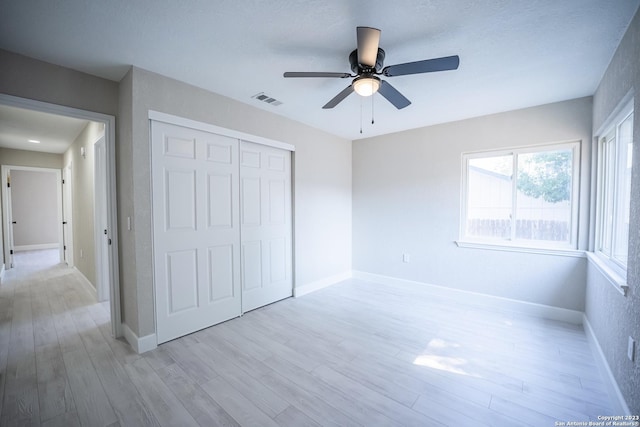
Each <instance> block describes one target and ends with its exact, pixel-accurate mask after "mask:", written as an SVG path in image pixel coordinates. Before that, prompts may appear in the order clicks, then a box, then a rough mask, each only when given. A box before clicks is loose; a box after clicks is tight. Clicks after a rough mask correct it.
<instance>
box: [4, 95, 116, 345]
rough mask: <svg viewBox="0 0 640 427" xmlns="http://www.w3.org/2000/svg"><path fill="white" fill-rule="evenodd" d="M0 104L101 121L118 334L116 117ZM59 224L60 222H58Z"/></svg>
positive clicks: (7, 101)
mask: <svg viewBox="0 0 640 427" xmlns="http://www.w3.org/2000/svg"><path fill="white" fill-rule="evenodd" d="M0 104H1V105H7V106H12V107H18V108H24V109H28V110H34V111H40V112H43V113H50V114H57V115H60V116H67V117H73V118H77V119H82V120H89V121H92V122H98V123H103V124H104V138H105V144H106V150H105V151H106V153H105V154H106V156H105V157H106V158H105V161H106V168H105V169H106V175H107V182H106V190H107V225H108V227H109V228H108V230H109V234H108V238H109V239H111V245H109V250H108V256H109V266H108V268H109V276H110V282H111V283H110V285H111V286H110V287H109V288H110V304H111V310H110V311H111V334H112V335H113V336H114V337H121V336H122V317H121V311H120V265H119V259H118V221H117V219H118V212H117V194H116V118H115V116H111V115H108V114H103V113H97V112H93V111H88V110H81V109H78V108H72V107H67V106H63V105H57V104H51V103H48V102H42V101H36V100H32V99H26V98H20V97H17V96H12V95H6V94H0ZM61 223H62V222H61Z"/></svg>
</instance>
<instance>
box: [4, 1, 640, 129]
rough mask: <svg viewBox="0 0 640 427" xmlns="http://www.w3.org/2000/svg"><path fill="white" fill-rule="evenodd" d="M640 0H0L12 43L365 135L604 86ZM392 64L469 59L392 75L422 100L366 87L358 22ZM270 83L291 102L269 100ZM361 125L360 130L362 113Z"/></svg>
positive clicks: (64, 61)
mask: <svg viewBox="0 0 640 427" xmlns="http://www.w3.org/2000/svg"><path fill="white" fill-rule="evenodd" d="M639 4H640V0H614V1H612V0H562V1H558V0H526V1H524V0H518V1H514V0H484V1H478V0H476V1H470V0H466V1H462V0H407V1H395V2H394V1H389V0H387V1H380V0H367V1H364V0H354V1H326V0H325V1H320V0H278V1H262V0H242V1H239V0H232V1H231V0H218V1H210V0H191V1H181V2H176V1H170V0H137V1H133V0H110V1H98V0H66V1H52V0H40V1H38V0H11V1H9V0H0V48H3V49H6V50H10V51H13V52H18V53H22V54H24V55H27V56H31V57H34V58H38V59H42V60H45V61H48V62H52V63H55V64H59V65H63V66H66V67H70V68H74V69H77V70H80V71H84V72H87V73H90V74H94V75H98V76H101V77H105V78H108V79H111V80H115V81H118V80H120V79H121V78H122V77H123V75H124V74H125V73H126V71H127V70H128V67H129V66H130V65H135V66H137V67H140V68H144V69H147V70H150V71H154V72H157V73H159V74H163V75H166V76H169V77H172V78H175V79H178V80H181V81H184V82H187V83H191V84H193V85H196V86H199V87H202V88H205V89H208V90H210V91H213V92H216V93H219V94H222V95H225V96H228V97H230V98H234V99H236V100H238V101H241V102H244V103H248V104H251V105H254V106H256V107H258V108H263V109H265V110H267V111H271V112H274V113H276V114H280V115H283V116H286V117H289V118H291V119H294V120H298V121H300V122H303V123H306V124H308V125H311V126H313V127H316V128H320V129H323V130H325V131H327V132H330V133H333V134H336V135H339V136H342V137H345V138H348V139H358V138H361V137H369V136H373V135H380V134H386V133H390V132H394V131H399V130H405V129H410V128H415V127H421V126H425V125H430V124H435V123H441V122H447V121H452V120H457V119H462V118H467V117H473V116H479V115H484V114H490V113H494V112H499V111H506V110H511V109H515V108H522V107H528V106H532V105H539V104H544V103H549V102H555V101H560V100H565V99H571V98H576V97H581V96H587V95H592V94H593V93H594V91H595V89H596V86H597V84H598V82H599V80H600V78H601V76H602V75H603V73H604V71H605V69H606V67H607V65H608V63H609V61H610V59H611V57H612V55H613V52H614V51H615V48H616V46H617V45H618V43H619V41H620V39H621V37H622V35H623V34H624V31H625V29H626V28H627V26H628V24H629V22H630V21H631V18H632V17H633V15H634V13H635V11H636V10H637V8H638V5H639ZM359 25H360V26H372V27H377V28H380V29H381V30H382V36H381V41H380V45H381V47H382V48H383V49H385V51H386V53H387V57H386V60H385V65H392V64H397V63H403V62H410V61H416V60H421V59H428V58H434V57H440V56H448V55H455V54H457V55H459V56H460V68H459V69H458V70H457V71H447V72H441V73H431V74H423V75H412V76H402V77H394V78H389V82H390V83H392V84H393V85H394V86H395V87H396V88H397V89H398V90H399V91H401V92H402V93H403V94H404V95H405V96H406V97H407V98H409V99H410V100H411V101H412V103H413V104H412V105H410V106H409V107H407V108H405V109H403V110H400V111H398V110H396V109H395V108H394V107H392V106H391V105H390V104H389V103H388V102H387V101H386V100H385V99H384V98H382V97H381V96H380V95H375V96H374V97H373V98H374V99H373V102H374V105H373V108H374V111H375V124H374V125H372V124H371V110H372V104H371V98H361V97H359V96H357V95H355V94H353V95H351V96H349V97H348V98H347V99H346V100H345V101H343V102H342V103H341V104H340V105H338V106H337V107H336V108H334V109H333V110H323V109H322V108H321V107H322V106H323V105H324V104H325V103H326V102H327V101H329V100H330V99H331V98H333V96H334V95H336V94H337V93H338V92H339V91H341V90H342V89H344V87H346V86H347V85H348V84H349V81H348V80H343V79H284V78H283V77H282V73H283V72H285V71H335V72H349V71H350V69H349V63H348V55H349V53H350V52H351V51H352V50H353V49H354V48H355V44H356V31H355V28H356V26H359ZM260 92H264V93H266V94H267V95H269V96H272V97H274V98H276V99H277V100H279V101H281V102H282V103H283V104H282V105H279V106H277V107H274V106H272V105H268V104H264V103H261V102H259V101H257V100H255V99H252V96H253V95H255V94H257V93H260ZM361 112H362V117H363V118H362V123H363V133H362V134H360V132H359V130H360V123H361Z"/></svg>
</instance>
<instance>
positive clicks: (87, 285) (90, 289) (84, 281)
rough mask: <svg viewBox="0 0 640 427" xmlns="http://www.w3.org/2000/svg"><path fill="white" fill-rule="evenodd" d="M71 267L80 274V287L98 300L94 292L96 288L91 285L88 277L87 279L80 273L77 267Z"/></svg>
mask: <svg viewBox="0 0 640 427" xmlns="http://www.w3.org/2000/svg"><path fill="white" fill-rule="evenodd" d="M71 268H73V269H74V270H75V271H77V272H78V274H79V275H80V281H81V282H82V285H83V286H82V287H83V288H84V289H85V290H86V291H87V292H89V293H90V294H91V296H92V297H93V299H94V300H96V301H98V294H97V293H96V288H94V287H93V283H91V282H90V281H89V279H87V276H85V275H84V274H82V271H80V270H78V268H77V267H75V266H74V267H71Z"/></svg>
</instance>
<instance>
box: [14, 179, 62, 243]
mask: <svg viewBox="0 0 640 427" xmlns="http://www.w3.org/2000/svg"><path fill="white" fill-rule="evenodd" d="M57 178H58V177H57V175H56V173H55V172H53V171H52V172H40V171H30V170H19V169H14V170H12V171H11V211H12V213H13V220H14V221H15V222H16V224H15V225H14V226H13V245H14V248H15V249H16V250H20V249H21V248H20V246H33V245H52V244H53V245H57V244H59V241H60V236H59V235H58V229H59V227H58V225H59V223H58V185H59V182H58V179H57ZM25 249H28V248H25Z"/></svg>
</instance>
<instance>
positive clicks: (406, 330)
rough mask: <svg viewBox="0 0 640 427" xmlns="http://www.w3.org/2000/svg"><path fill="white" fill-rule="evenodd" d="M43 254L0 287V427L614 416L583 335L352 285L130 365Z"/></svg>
mask: <svg viewBox="0 0 640 427" xmlns="http://www.w3.org/2000/svg"><path fill="white" fill-rule="evenodd" d="M47 254H49V256H47ZM50 255H51V252H33V253H26V254H20V255H18V257H17V265H18V267H17V268H16V269H14V270H11V271H9V272H7V273H6V275H5V280H4V281H3V283H2V285H0V373H1V374H0V424H1V425H2V426H12V425H43V426H78V425H81V426H117V425H120V426H145V425H153V426H156V425H160V426H189V425H201V426H238V425H242V426H260V427H265V426H266V427H268V426H296V427H298V426H401V425H402V426H404V425H412V426H438V425H447V426H484V425H493V426H519V425H530V426H536V427H538V426H554V424H555V422H556V421H580V420H584V421H586V420H589V419H592V420H593V419H596V417H597V416H598V415H610V414H611V411H612V410H611V405H610V400H609V397H608V396H607V394H606V392H605V391H604V386H603V383H602V381H601V379H600V377H599V375H598V372H597V369H596V366H595V364H594V360H593V356H592V354H591V353H590V350H589V347H588V345H587V341H586V337H585V333H584V331H583V330H582V328H581V327H578V326H574V325H569V324H565V323H560V322H553V321H548V320H541V319H535V318H530V317H526V316H520V315H514V314H506V313H500V312H496V311H494V310H490V309H487V308H485V307H482V306H479V305H478V306H475V305H468V304H466V305H461V304H458V303H455V302H454V301H451V300H447V299H444V298H434V297H428V296H426V295H425V294H424V292H421V289H418V288H409V287H389V286H384V285H379V284H374V283H366V282H362V281H357V280H349V281H346V282H344V283H342V284H339V285H336V286H333V287H331V288H328V289H325V290H322V291H319V292H316V293H313V294H310V295H307V296H305V297H302V298H298V299H288V300H284V301H281V302H279V303H275V304H272V305H270V306H267V307H264V308H262V309H258V310H255V311H253V312H250V313H247V314H245V315H244V316H242V317H241V318H238V319H234V320H231V321H228V322H226V323H223V324H221V325H218V326H215V327H212V328H208V329H205V330H203V331H200V332H197V333H194V334H192V335H189V336H186V337H183V338H180V339H177V340H175V341H172V342H169V343H166V344H164V345H161V346H160V347H158V348H157V349H156V350H154V351H151V352H148V353H145V354H144V355H142V356H140V355H137V354H135V353H134V352H133V351H132V350H131V348H130V347H129V346H128V345H127V344H126V343H125V342H123V341H121V340H114V339H112V338H111V337H110V324H109V315H108V312H106V311H105V308H104V306H103V305H101V304H96V303H95V302H93V301H92V298H91V296H90V294H89V293H88V292H87V291H86V290H85V288H84V287H83V286H84V285H83V284H82V282H81V280H82V279H81V278H80V277H79V275H78V273H77V272H75V271H74V270H72V269H69V268H67V267H66V266H62V265H58V264H56V263H55V253H54V254H53V255H54V256H53V257H51V256H50Z"/></svg>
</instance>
